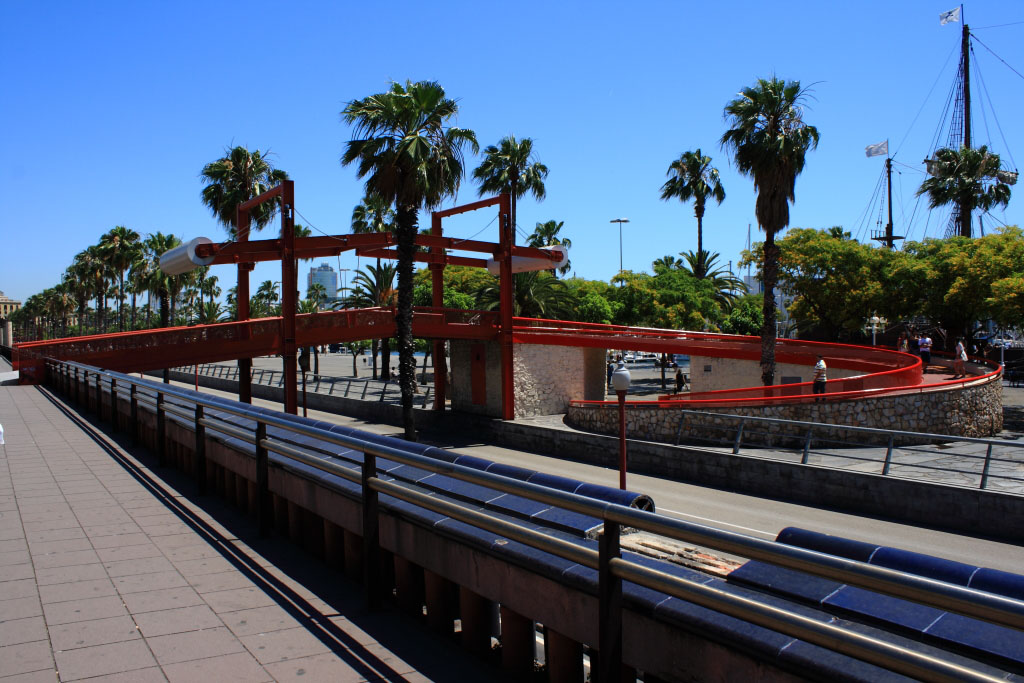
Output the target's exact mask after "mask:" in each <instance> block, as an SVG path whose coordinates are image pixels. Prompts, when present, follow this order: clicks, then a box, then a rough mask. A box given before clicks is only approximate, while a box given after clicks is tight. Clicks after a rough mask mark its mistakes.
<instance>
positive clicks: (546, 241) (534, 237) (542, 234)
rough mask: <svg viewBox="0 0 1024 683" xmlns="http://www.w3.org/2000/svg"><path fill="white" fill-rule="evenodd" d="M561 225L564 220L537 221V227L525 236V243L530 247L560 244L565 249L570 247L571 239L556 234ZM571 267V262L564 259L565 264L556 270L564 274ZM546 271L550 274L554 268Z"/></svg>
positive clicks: (563, 223) (553, 271)
mask: <svg viewBox="0 0 1024 683" xmlns="http://www.w3.org/2000/svg"><path fill="white" fill-rule="evenodd" d="M563 225H565V221H545V222H544V223H537V227H536V228H534V229H533V233H532V234H531V235H530V236H529V237H528V238H527V242H526V243H527V245H528V246H531V247H555V246H562V247H565V248H566V249H571V248H572V240H571V239H569V238H568V237H559V236H558V233H559V232H561V230H562V226H563ZM571 268H572V262H571V261H569V260H566V262H565V265H564V266H562V267H561V268H559V269H558V272H559V273H561V274H562V275H565V274H566V273H568V272H569V270H570V269H571ZM548 272H549V273H551V274H552V275H554V274H555V270H554V269H552V270H550V271H548Z"/></svg>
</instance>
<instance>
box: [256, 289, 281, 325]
mask: <svg viewBox="0 0 1024 683" xmlns="http://www.w3.org/2000/svg"><path fill="white" fill-rule="evenodd" d="M277 285H278V283H276V282H273V281H271V280H264V281H263V282H262V283H261V284H260V287H259V289H257V290H256V294H254V295H253V297H252V298H253V302H254V304H255V305H254V306H253V315H257V313H258V314H259V315H258V316H257V317H260V318H263V317H266V316H268V315H273V313H274V304H276V303H277V300H278V298H279V297H278V294H277Z"/></svg>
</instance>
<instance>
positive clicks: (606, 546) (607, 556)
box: [591, 520, 622, 683]
mask: <svg viewBox="0 0 1024 683" xmlns="http://www.w3.org/2000/svg"><path fill="white" fill-rule="evenodd" d="M620 534H621V531H620V528H619V525H618V523H617V522H612V521H610V520H605V522H604V531H603V532H602V534H601V536H600V538H599V539H598V569H597V577H598V578H597V586H598V587H597V594H598V611H599V613H600V614H599V623H598V658H597V666H598V669H597V670H598V678H597V680H598V681H599V682H600V683H616V682H617V681H618V680H619V674H620V672H621V671H622V579H620V578H619V577H617V576H615V574H614V573H613V572H612V568H611V561H612V560H613V559H618V558H619V557H620V554H621V550H620V547H619V540H620ZM591 669H593V662H591Z"/></svg>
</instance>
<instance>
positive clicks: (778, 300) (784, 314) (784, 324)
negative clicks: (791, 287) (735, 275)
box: [743, 275, 794, 337]
mask: <svg viewBox="0 0 1024 683" xmlns="http://www.w3.org/2000/svg"><path fill="white" fill-rule="evenodd" d="M743 284H745V285H746V286H747V291H748V292H750V293H751V294H764V284H763V283H762V282H761V278H759V277H757V276H756V275H744V276H743ZM793 298H794V297H793V296H792V295H790V294H786V293H785V292H784V291H783V288H782V283H781V282H780V283H778V284H776V285H775V309H776V313H775V324H776V328H777V329H778V336H780V337H792V336H793V330H791V329H790V327H791V325H790V323H791V319H790V317H789V305H790V304H791V303H793Z"/></svg>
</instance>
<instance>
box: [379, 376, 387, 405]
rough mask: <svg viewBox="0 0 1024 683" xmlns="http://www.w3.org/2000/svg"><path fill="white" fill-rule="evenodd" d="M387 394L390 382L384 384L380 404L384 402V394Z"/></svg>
mask: <svg viewBox="0 0 1024 683" xmlns="http://www.w3.org/2000/svg"><path fill="white" fill-rule="evenodd" d="M386 393H388V382H386V381H385V382H384V388H383V389H381V390H380V399H379V402H380V403H383V402H384V394H386Z"/></svg>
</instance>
